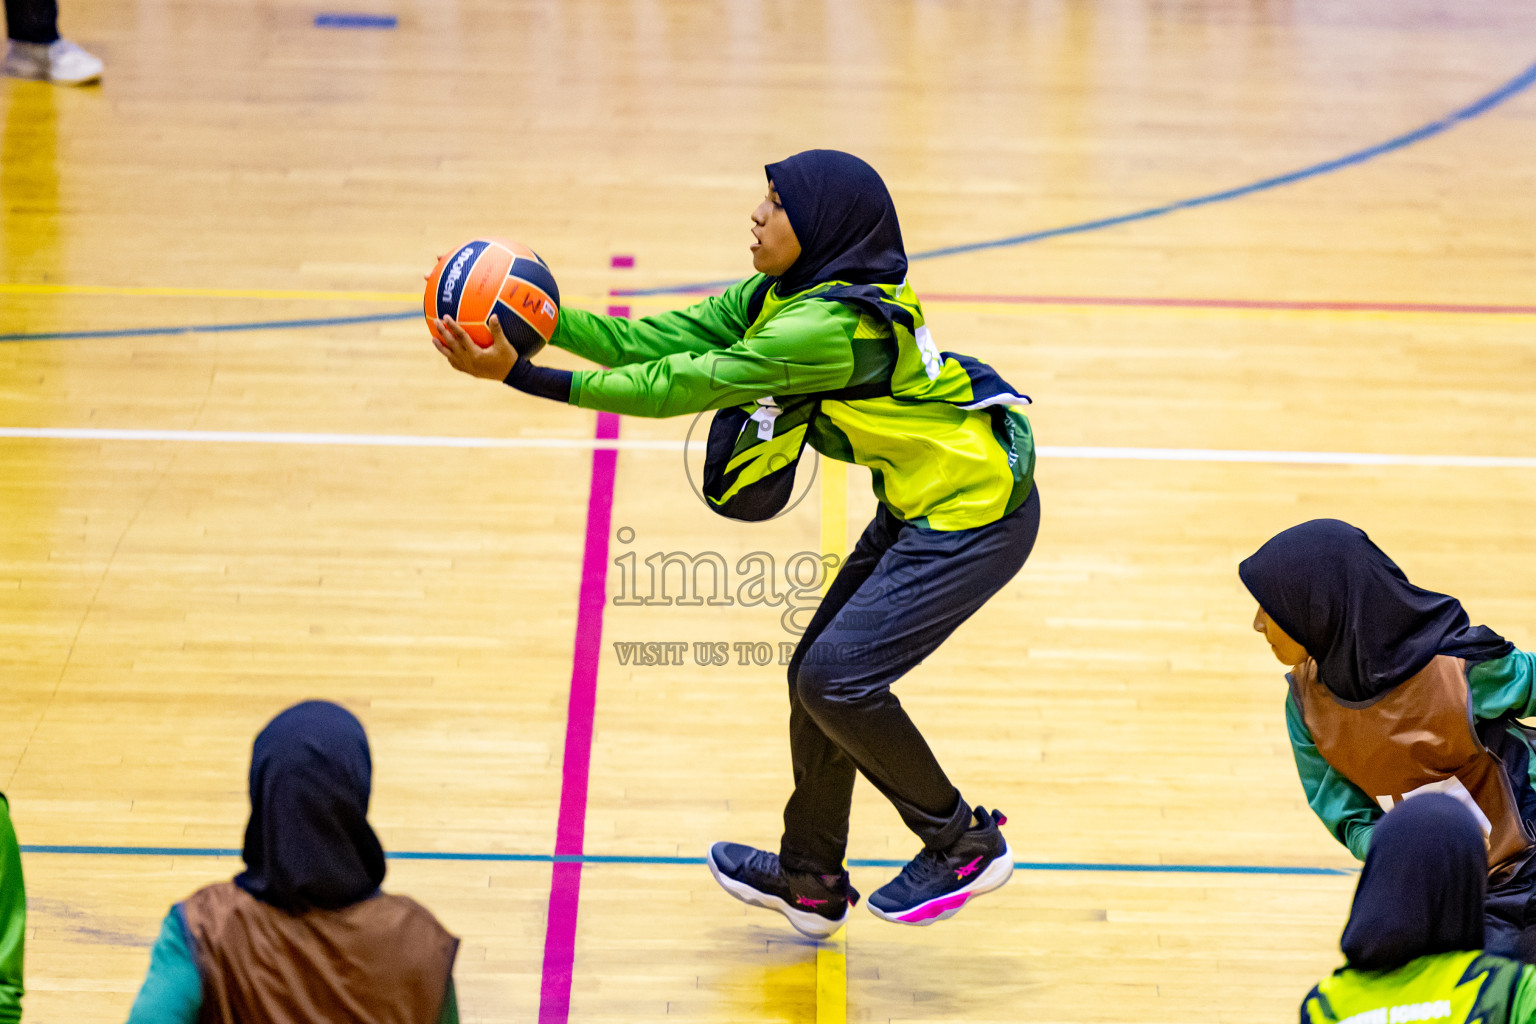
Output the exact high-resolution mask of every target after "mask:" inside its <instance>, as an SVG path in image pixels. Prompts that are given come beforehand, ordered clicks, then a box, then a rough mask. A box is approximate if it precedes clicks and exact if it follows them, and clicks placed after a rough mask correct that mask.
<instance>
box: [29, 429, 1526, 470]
mask: <svg viewBox="0 0 1536 1024" xmlns="http://www.w3.org/2000/svg"><path fill="white" fill-rule="evenodd" d="M3 437H15V438H38V439H51V440H64V441H174V442H194V443H212V444H297V445H344V446H362V447H373V448H505V449H520V448H533V449H537V448H554V449H576V450H581V451H590V450H592V449H594V448H599V449H615V450H619V451H624V450H647V451H682V450H683V442H682V441H669V440H649V441H647V440H618V441H599V440H596V439H594V438H580V437H450V436H439V435H422V434H303V433H275V432H266V431H251V430H106V429H91V428H77V427H0V438H3ZM1036 450H1037V451H1038V453H1039V454H1040V455H1041V456H1043V457H1045V458H1048V459H1125V460H1130V461H1136V462H1256V463H1289V464H1295V465H1314V466H1317V465H1321V466H1451V467H1459V468H1464V469H1536V456H1524V455H1391V454H1386V453H1381V452H1296V451H1262V450H1243V449H1227V448H1123V447H1098V446H1087V445H1049V444H1046V445H1041V446H1040V447H1039V448H1038V449H1036Z"/></svg>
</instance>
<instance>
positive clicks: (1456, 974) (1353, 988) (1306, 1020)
mask: <svg viewBox="0 0 1536 1024" xmlns="http://www.w3.org/2000/svg"><path fill="white" fill-rule="evenodd" d="M1533 977H1536V968H1531V967H1528V966H1526V965H1525V964H1522V963H1519V962H1518V961H1515V960H1509V959H1506V958H1504V957H1501V956H1491V955H1489V954H1487V953H1483V952H1480V951H1474V952H1459V953H1432V954H1430V955H1429V956H1421V957H1419V958H1418V959H1417V960H1410V961H1408V963H1406V964H1404V965H1403V966H1402V967H1399V968H1398V969H1397V970H1395V971H1357V970H1354V969H1353V968H1350V967H1341V968H1339V969H1338V970H1337V971H1335V972H1334V973H1333V974H1332V975H1330V976H1329V977H1327V978H1325V979H1324V980H1323V981H1322V982H1321V983H1320V984H1318V985H1317V986H1316V987H1314V988H1313V989H1312V991H1311V992H1308V993H1307V997H1306V998H1305V999H1303V1000H1302V1001H1301V1024H1416V1022H1419V1021H1423V1022H1426V1024H1431V1022H1433V1024H1439V1022H1444V1024H1531V1022H1533V1021H1536V981H1533V980H1532V979H1533Z"/></svg>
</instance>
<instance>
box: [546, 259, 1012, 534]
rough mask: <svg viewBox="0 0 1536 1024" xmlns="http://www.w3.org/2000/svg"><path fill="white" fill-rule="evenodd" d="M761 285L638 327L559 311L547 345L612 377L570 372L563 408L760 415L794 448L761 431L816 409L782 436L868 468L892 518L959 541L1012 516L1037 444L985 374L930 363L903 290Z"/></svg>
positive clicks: (983, 369) (762, 281) (1000, 385)
mask: <svg viewBox="0 0 1536 1024" xmlns="http://www.w3.org/2000/svg"><path fill="white" fill-rule="evenodd" d="M771 284H772V282H771V281H770V280H769V279H768V278H765V277H763V276H762V275H755V276H753V277H750V278H748V279H747V280H745V281H742V282H740V283H739V284H736V285H734V286H732V287H731V288H730V289H728V290H727V291H726V292H725V293H724V294H722V295H718V296H712V297H710V298H707V299H705V300H703V301H702V302H699V303H697V304H696V305H694V306H691V307H689V308H687V309H683V310H677V311H673V312H666V313H659V314H656V315H654V316H648V317H645V318H643V319H639V320H627V319H622V318H617V317H604V316H598V315H595V314H592V313H586V312H583V311H581V310H577V309H563V310H561V313H560V321H559V324H558V326H557V328H556V330H555V333H554V336H553V338H551V343H552V344H554V345H557V346H559V347H561V348H564V349H566V350H567V351H570V352H573V353H575V354H577V355H579V356H582V357H584V358H586V359H590V360H592V361H593V362H596V363H600V364H602V365H604V366H607V367H611V369H602V370H587V371H581V372H577V373H576V374H575V375H574V378H573V379H572V382H571V392H570V402H571V404H573V405H578V406H581V407H583V408H587V409H599V410H604V411H608V412H617V413H624V414H627V415H632V416H655V417H661V416H679V415H686V414H689V413H699V412H705V411H708V410H716V409H728V408H731V407H738V406H742V407H749V408H750V407H752V406H753V404H754V403H757V404H758V405H759V406H760V407H761V408H759V409H758V411H756V412H754V413H753V418H754V419H758V420H760V421H761V422H762V423H764V424H765V426H766V427H767V428H768V429H767V430H765V436H767V435H768V434H771V433H774V432H775V431H777V432H778V433H779V435H780V437H781V438H782V439H783V440H784V441H785V443H786V444H789V443H794V444H798V440H799V439H798V438H797V437H794V436H793V435H791V434H789V433H788V432H787V431H785V430H783V424H778V425H777V426H776V425H775V424H774V422H773V421H774V418H775V417H776V416H777V415H778V413H779V412H780V411H781V409H780V406H781V404H782V405H784V407H786V408H787V407H788V404H787V403H786V401H785V400H786V399H793V398H794V397H795V396H816V397H818V398H819V411H818V412H816V413H813V414H811V415H809V416H808V417H804V418H803V419H798V420H795V423H796V424H797V425H803V426H804V440H805V441H806V442H807V443H809V444H810V445H811V447H813V448H815V449H816V450H817V451H818V452H820V453H821V454H823V455H826V456H828V457H830V458H834V459H839V460H841V461H844V462H852V463H857V464H858V465H861V466H866V467H868V468H869V470H870V471H871V473H872V474H873V478H874V490H875V496H876V497H877V498H879V500H880V501H882V502H883V503H884V504H885V505H886V506H887V507H888V508H889V509H890V511H891V512H892V513H894V514H895V515H897V516H899V517H900V518H902V519H904V520H907V521H908V522H912V523H915V524H916V525H918V526H921V527H925V528H928V529H934V530H963V529H970V528H972V527H977V526H985V525H986V524H988V523H992V522H995V521H996V520H998V519H1000V518H1002V517H1003V516H1004V515H1007V514H1008V513H1009V512H1012V511H1013V510H1014V509H1016V508H1018V507H1019V505H1021V504H1023V502H1024V499H1025V498H1027V497H1028V496H1029V491H1030V487H1031V486H1032V483H1033V474H1034V461H1035V453H1034V440H1033V437H1032V436H1031V434H1030V428H1029V421H1028V420H1027V419H1026V418H1025V417H1024V416H1023V414H1021V413H1019V412H1018V411H1017V410H1016V409H1014V408H1012V406H1013V405H1016V404H1025V403H1027V401H1028V400H1027V399H1025V398H1023V397H1022V396H1018V395H1016V394H1014V393H1013V391H1012V389H1011V388H1010V387H1009V386H1008V385H1007V384H1006V382H1003V381H1002V380H1001V378H999V377H998V376H997V375H996V373H994V372H993V371H992V370H991V369H990V367H987V366H986V365H985V364H983V363H980V362H978V361H976V360H974V359H971V358H969V357H966V356H960V355H955V354H953V353H949V352H940V351H939V350H938V349H937V347H936V346H935V345H934V343H933V340H932V336H931V335H930V333H929V331H928V328H927V327H926V325H925V324H924V322H923V317H922V308H921V305H920V304H919V303H918V300H917V296H916V295H915V294H914V293H913V291H912V289H911V288H910V287H909V286H908V285H906V284H902V285H900V286H894V285H863V286H851V285H845V284H842V283H840V282H828V283H825V284H819V285H816V286H815V287H812V288H809V289H807V290H805V291H803V292H798V293H796V294H793V295H789V296H781V295H778V294H777V293H776V291H775V290H774V289H773V288H772V287H770V285H771ZM839 393H841V394H839ZM855 396H857V397H855ZM790 419H794V418H793V417H787V418H786V421H788V420H790ZM796 451H798V447H796Z"/></svg>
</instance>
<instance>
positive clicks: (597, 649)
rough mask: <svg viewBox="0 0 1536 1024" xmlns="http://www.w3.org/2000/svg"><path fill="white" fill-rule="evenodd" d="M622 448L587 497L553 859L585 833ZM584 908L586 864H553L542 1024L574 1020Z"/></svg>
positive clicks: (600, 428)
mask: <svg viewBox="0 0 1536 1024" xmlns="http://www.w3.org/2000/svg"><path fill="white" fill-rule="evenodd" d="M618 436H619V417H618V416H617V415H616V414H614V413H611V412H600V413H598V414H597V439H598V440H599V441H613V440H617V439H618ZM618 457H619V453H618V451H617V450H615V449H612V448H609V449H598V450H595V451H593V453H592V484H591V487H590V489H589V490H588V492H587V537H586V543H585V545H584V546H583V549H582V557H581V590H580V597H579V598H578V601H577V606H576V643H575V651H574V655H573V657H572V659H571V662H572V664H571V696H570V703H569V705H568V707H567V710H566V713H565V756H564V758H563V760H562V761H561V768H560V818H559V824H558V826H557V827H556V830H555V856H556V857H560V856H571V857H580V856H581V855H582V853H583V850H582V843H583V840H584V838H585V836H586V828H587V777H588V774H589V771H590V769H591V766H592V722H593V718H594V716H595V715H596V712H597V665H598V658H599V655H600V653H601V650H602V639H603V605H604V604H605V603H606V598H605V594H604V589H603V588H604V584H605V582H606V581H607V578H608V571H607V570H608V534H609V527H610V525H611V524H612V520H613V484H614V474H615V471H616V469H617V466H618ZM580 903H581V862H580V861H559V860H557V861H556V862H555V864H554V865H553V872H552V875H551V880H550V888H549V916H548V920H547V922H546V925H545V930H544V969H543V974H542V976H541V980H540V984H539V1024H566V1022H567V1020H569V1018H570V1015H571V974H572V970H573V967H574V965H575V961H576V914H577V910H578V908H579V906H580Z"/></svg>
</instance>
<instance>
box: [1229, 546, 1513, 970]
mask: <svg viewBox="0 0 1536 1024" xmlns="http://www.w3.org/2000/svg"><path fill="white" fill-rule="evenodd" d="M1238 574H1239V575H1240V576H1241V577H1242V580H1243V583H1244V584H1245V585H1246V586H1247V587H1248V591H1249V593H1251V594H1252V595H1253V596H1254V597H1255V598H1256V599H1257V600H1258V602H1259V610H1258V614H1257V615H1256V616H1255V617H1254V620H1253V628H1254V629H1255V630H1257V631H1258V632H1260V633H1263V634H1264V636H1265V638H1266V639H1267V640H1268V641H1269V645H1270V648H1271V649H1272V650H1273V651H1274V652H1275V656H1276V657H1277V658H1279V659H1280V661H1281V662H1282V663H1284V664H1286V665H1291V666H1293V668H1292V670H1291V672H1290V673H1289V674H1288V675H1287V676H1286V678H1287V680H1288V681H1289V683H1290V694H1289V696H1288V697H1287V699H1286V704H1285V714H1286V725H1287V727H1288V729H1289V732H1290V738H1291V747H1292V749H1293V751H1294V753H1295V755H1296V768H1297V771H1298V772H1300V774H1301V784H1302V788H1303V789H1304V790H1305V791H1306V794H1307V802H1308V803H1309V804H1310V805H1311V807H1312V809H1313V810H1314V811H1315V812H1317V816H1318V817H1319V818H1321V819H1322V821H1323V824H1325V825H1326V826H1328V828H1329V830H1330V831H1331V832H1333V834H1334V835H1335V836H1336V837H1337V838H1338V840H1339V842H1341V843H1343V844H1344V845H1345V846H1347V847H1349V849H1350V852H1352V853H1353V854H1354V855H1355V856H1356V857H1358V858H1359V859H1361V860H1364V859H1365V856H1366V851H1367V849H1368V848H1369V845H1370V841H1371V834H1372V829H1373V828H1374V826H1375V824H1376V822H1377V821H1378V820H1380V818H1381V817H1382V815H1383V814H1385V813H1386V811H1387V810H1388V809H1390V808H1391V807H1392V806H1393V805H1394V804H1396V803H1399V802H1401V801H1402V800H1404V799H1406V798H1408V797H1412V796H1416V795H1419V794H1421V793H1433V792H1438V793H1445V794H1447V795H1449V796H1452V797H1455V798H1456V799H1457V800H1460V801H1461V802H1462V803H1463V804H1464V805H1465V806H1466V807H1467V808H1468V809H1469V810H1470V811H1471V812H1472V814H1473V816H1474V818H1476V819H1477V822H1478V824H1479V825H1480V826H1481V827H1482V830H1483V834H1484V835H1485V836H1486V837H1487V841H1488V864H1489V872H1488V901H1487V906H1486V917H1487V950H1488V952H1490V953H1498V954H1502V955H1505V956H1510V957H1515V958H1518V959H1521V960H1525V961H1526V962H1533V961H1536V903H1533V896H1536V857H1533V856H1532V853H1533V837H1536V828H1533V825H1532V823H1533V821H1536V787H1533V782H1532V771H1533V769H1536V757H1533V756H1532V752H1533V750H1536V734H1533V731H1532V730H1531V729H1529V728H1527V727H1526V726H1524V725H1522V724H1521V723H1520V722H1519V721H1518V719H1520V718H1524V717H1527V716H1529V715H1532V714H1536V692H1533V689H1536V656H1533V655H1531V654H1527V653H1524V652H1522V651H1517V650H1515V648H1514V646H1513V645H1512V644H1510V642H1509V641H1507V640H1505V639H1504V638H1503V637H1502V636H1500V635H1499V634H1497V633H1495V632H1494V631H1493V630H1491V629H1489V628H1488V627H1487V626H1472V625H1471V624H1470V623H1469V621H1468V619H1467V613H1466V612H1465V611H1463V610H1462V607H1461V602H1459V601H1457V600H1456V599H1455V598H1453V597H1447V596H1446V595H1445V594H1437V593H1435V592H1433V591H1429V590H1423V589H1421V588H1419V587H1416V586H1414V585H1413V584H1412V583H1409V582H1408V578H1407V577H1406V576H1404V575H1403V571H1402V570H1401V569H1399V568H1398V567H1397V565H1396V564H1395V563H1393V561H1392V560H1391V559H1390V558H1388V557H1387V556H1386V555H1385V554H1383V553H1382V551H1381V549H1379V548H1378V547H1376V545H1375V544H1373V543H1371V540H1370V538H1369V537H1367V536H1366V535H1365V534H1364V533H1363V532H1361V531H1360V530H1358V529H1356V528H1355V527H1353V526H1350V525H1349V524H1348V523H1343V522H1340V521H1338V520H1336V519H1316V520H1313V521H1312V522H1309V523H1302V524H1301V525H1300V526H1293V527H1291V528H1290V529H1289V530H1286V531H1284V532H1282V533H1280V534H1278V535H1277V536H1275V537H1274V538H1272V539H1271V540H1270V541H1269V542H1268V543H1266V544H1265V545H1264V546H1263V547H1261V548H1260V549H1259V550H1258V551H1257V552H1256V553H1255V554H1254V555H1253V556H1252V557H1251V558H1248V559H1247V560H1245V561H1244V562H1243V563H1242V565H1241V566H1240V567H1239V568H1238Z"/></svg>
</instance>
